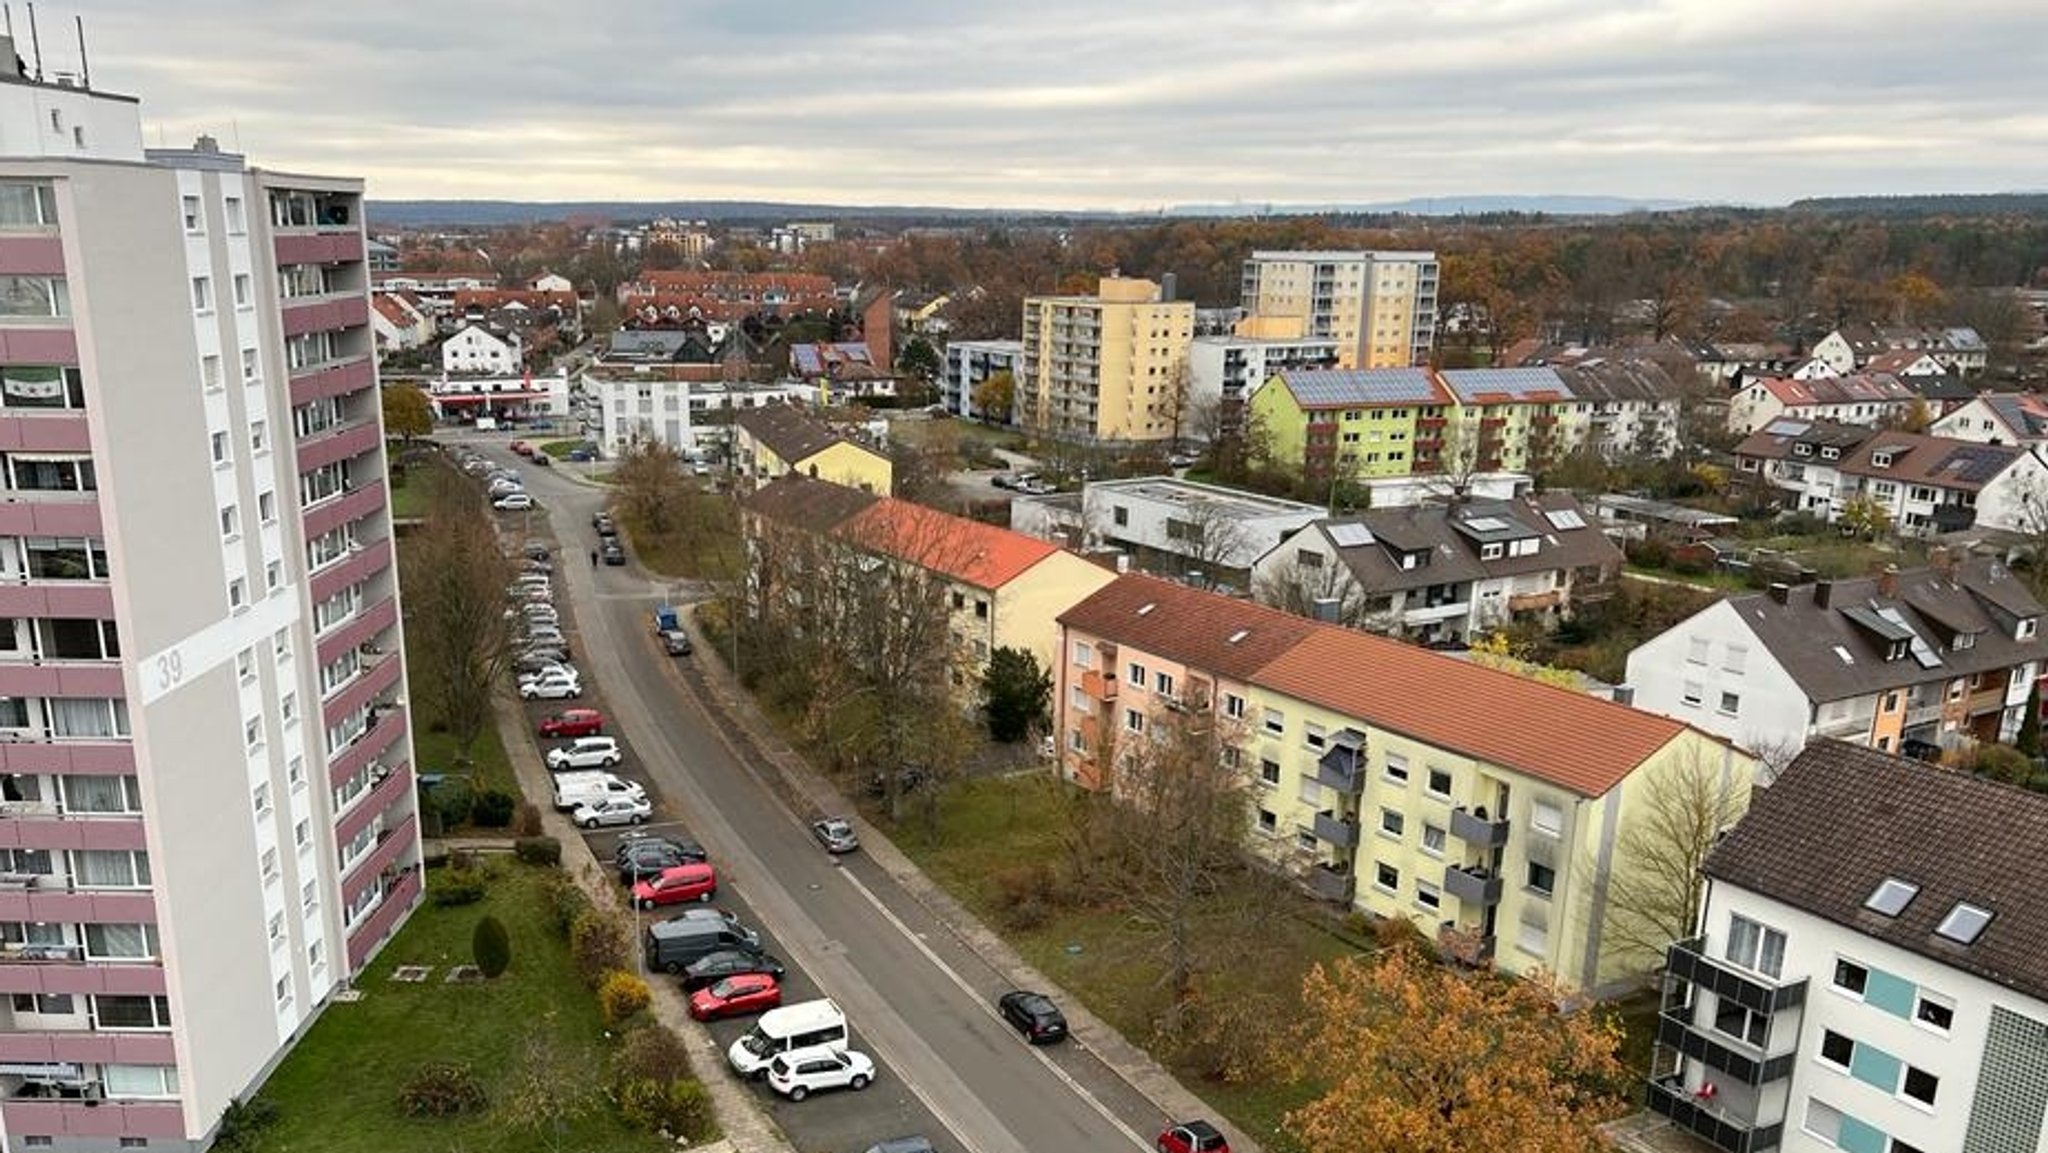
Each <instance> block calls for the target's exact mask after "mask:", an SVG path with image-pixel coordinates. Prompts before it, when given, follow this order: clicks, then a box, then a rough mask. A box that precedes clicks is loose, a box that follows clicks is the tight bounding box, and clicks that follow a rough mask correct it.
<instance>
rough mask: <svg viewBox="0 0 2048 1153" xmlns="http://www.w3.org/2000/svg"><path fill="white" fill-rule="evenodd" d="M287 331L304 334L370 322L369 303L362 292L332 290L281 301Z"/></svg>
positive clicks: (289, 333)
mask: <svg viewBox="0 0 2048 1153" xmlns="http://www.w3.org/2000/svg"><path fill="white" fill-rule="evenodd" d="M280 311H282V312H283V314H284V334H285V335H286V336H302V335H304V334H305V333H308V332H325V331H329V330H332V329H338V328H361V327H362V326H364V325H365V324H368V323H370V302H369V300H368V299H366V298H365V297H363V296H362V295H361V294H360V293H348V292H342V293H330V294H328V295H324V296H302V297H296V298H293V299H290V300H286V301H283V302H282V306H281V309H280Z"/></svg>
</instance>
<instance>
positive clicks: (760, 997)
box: [690, 973, 782, 1021]
mask: <svg viewBox="0 0 2048 1153" xmlns="http://www.w3.org/2000/svg"><path fill="white" fill-rule="evenodd" d="M780 1004H782V982H781V981H779V980H777V979H776V978H775V977H773V976H771V975H770V974H767V973H740V974H736V975H734V976H731V977H726V978H724V979H722V980H719V981H715V982H713V983H712V984H710V985H708V986H706V987H704V988H702V989H699V990H697V991H696V992H694V993H691V994H690V1016H692V1017H695V1018H697V1019H698V1020H699V1021H715V1020H718V1019H719V1018H721V1017H738V1016H742V1015H744V1014H747V1013H763V1012H766V1011H768V1010H769V1009H773V1008H775V1007H776V1006H777V1005H780Z"/></svg>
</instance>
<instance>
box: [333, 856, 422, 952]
mask: <svg viewBox="0 0 2048 1153" xmlns="http://www.w3.org/2000/svg"><path fill="white" fill-rule="evenodd" d="M421 886H422V883H421V881H420V871H419V869H418V868H414V869H411V870H410V871H408V872H406V873H405V875H403V876H401V877H399V878H398V879H397V880H395V881H393V882H392V883H391V884H390V885H389V886H388V887H387V888H386V889H385V890H384V903H383V904H381V905H379V906H377V908H376V909H375V910H373V911H372V912H371V913H370V915H369V916H367V917H365V918H363V923H362V924H360V925H357V926H356V927H355V930H354V931H353V932H351V933H350V934H349V935H348V967H349V971H350V972H361V971H362V968H363V966H364V965H365V964H366V963H368V961H369V959H370V958H371V957H372V956H373V955H375V954H376V952H377V947H378V946H380V945H382V944H383V943H384V942H385V941H386V940H387V939H389V938H390V936H391V933H392V931H393V930H394V929H395V928H397V926H398V923H399V922H400V921H403V920H404V919H405V918H406V915H407V914H409V913H411V912H412V910H413V906H415V905H417V904H419V901H420V892H421Z"/></svg>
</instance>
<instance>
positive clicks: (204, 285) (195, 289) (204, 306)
mask: <svg viewBox="0 0 2048 1153" xmlns="http://www.w3.org/2000/svg"><path fill="white" fill-rule="evenodd" d="M192 311H194V312H198V313H207V312H212V311H213V277H211V276H195V277H193V278H192Z"/></svg>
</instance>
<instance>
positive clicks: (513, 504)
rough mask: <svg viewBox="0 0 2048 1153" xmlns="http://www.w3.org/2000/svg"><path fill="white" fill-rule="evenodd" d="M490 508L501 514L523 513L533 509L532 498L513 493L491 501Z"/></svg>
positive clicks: (520, 493)
mask: <svg viewBox="0 0 2048 1153" xmlns="http://www.w3.org/2000/svg"><path fill="white" fill-rule="evenodd" d="M491 507H492V508H495V509H498V510H500V511H502V512H524V511H525V510H527V509H530V508H532V507H533V498H532V497H530V496H528V495H526V494H525V493H523V492H515V493H511V494H508V495H506V496H501V497H499V498H498V499H496V500H494V501H492V502H491Z"/></svg>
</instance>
